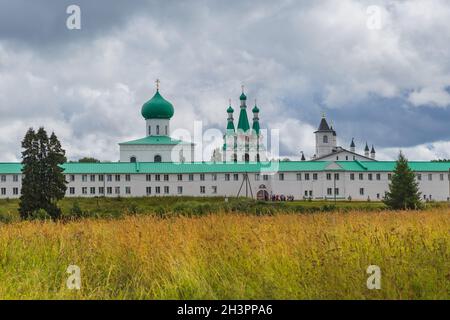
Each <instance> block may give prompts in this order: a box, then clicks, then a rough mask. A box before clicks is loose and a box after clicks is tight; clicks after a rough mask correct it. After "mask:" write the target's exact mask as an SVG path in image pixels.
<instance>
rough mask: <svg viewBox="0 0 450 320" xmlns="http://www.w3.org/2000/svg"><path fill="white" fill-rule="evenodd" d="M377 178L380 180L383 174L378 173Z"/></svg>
mask: <svg viewBox="0 0 450 320" xmlns="http://www.w3.org/2000/svg"><path fill="white" fill-rule="evenodd" d="M377 180H378V181H380V180H381V174H379V173H377Z"/></svg>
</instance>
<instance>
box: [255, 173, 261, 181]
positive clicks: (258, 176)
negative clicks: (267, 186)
mask: <svg viewBox="0 0 450 320" xmlns="http://www.w3.org/2000/svg"><path fill="white" fill-rule="evenodd" d="M260 178H261V177H260V175H259V173H255V181H259V179H260Z"/></svg>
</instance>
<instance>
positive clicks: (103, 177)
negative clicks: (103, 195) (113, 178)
mask: <svg viewBox="0 0 450 320" xmlns="http://www.w3.org/2000/svg"><path fill="white" fill-rule="evenodd" d="M98 181H101V182H103V181H105V176H104V175H103V174H99V175H98Z"/></svg>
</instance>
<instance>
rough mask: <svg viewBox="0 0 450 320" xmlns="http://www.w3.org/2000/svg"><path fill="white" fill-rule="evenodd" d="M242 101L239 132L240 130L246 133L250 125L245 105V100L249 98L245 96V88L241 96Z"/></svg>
mask: <svg viewBox="0 0 450 320" xmlns="http://www.w3.org/2000/svg"><path fill="white" fill-rule="evenodd" d="M240 100H241V111H240V113H239V121H238V130H239V129H240V130H242V131H244V132H246V131H248V130H249V129H250V124H249V122H248V117H247V105H246V104H245V100H247V97H246V96H245V94H244V86H242V94H241V96H240Z"/></svg>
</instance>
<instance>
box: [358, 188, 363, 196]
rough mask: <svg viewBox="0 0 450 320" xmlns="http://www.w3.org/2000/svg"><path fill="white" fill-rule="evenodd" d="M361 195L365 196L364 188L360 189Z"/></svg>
mask: <svg viewBox="0 0 450 320" xmlns="http://www.w3.org/2000/svg"><path fill="white" fill-rule="evenodd" d="M359 194H360V195H362V196H363V195H364V188H359Z"/></svg>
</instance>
